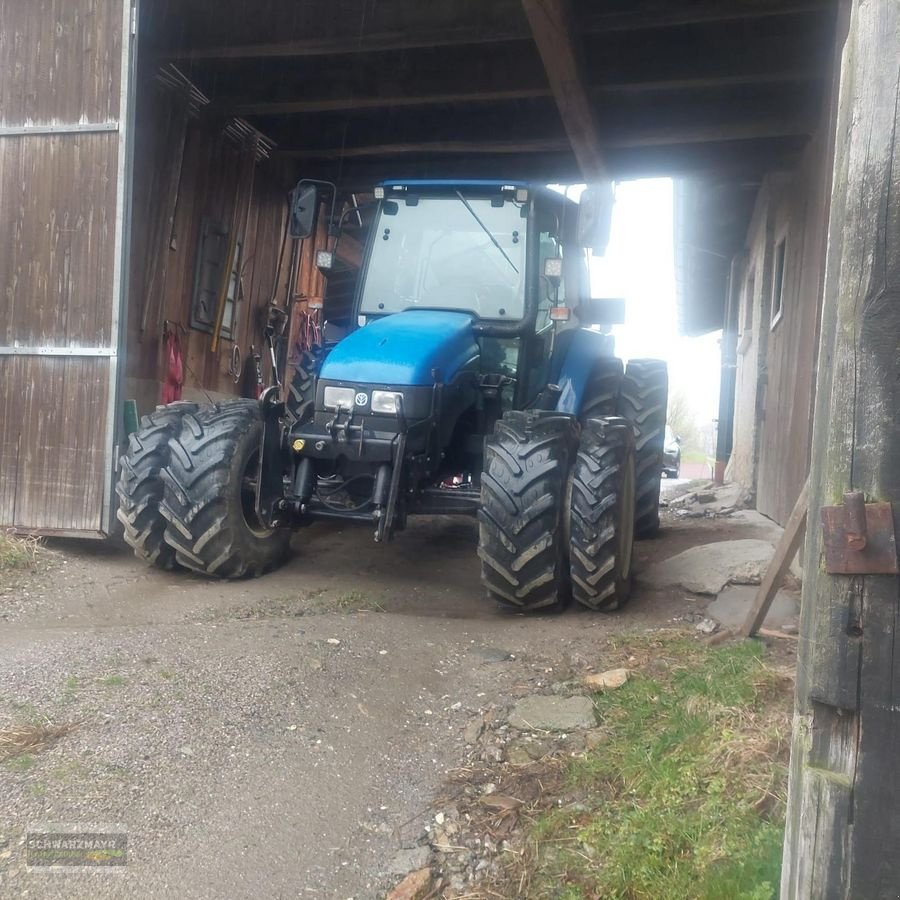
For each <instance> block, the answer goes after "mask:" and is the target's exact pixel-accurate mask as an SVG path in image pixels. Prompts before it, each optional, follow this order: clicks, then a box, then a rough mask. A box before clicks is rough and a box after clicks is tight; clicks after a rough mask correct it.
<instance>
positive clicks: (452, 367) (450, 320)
mask: <svg viewBox="0 0 900 900" xmlns="http://www.w3.org/2000/svg"><path fill="white" fill-rule="evenodd" d="M477 355H478V345H477V344H476V343H475V336H474V334H473V332H472V316H470V315H469V314H468V313H462V312H444V311H441V310H430V309H409V310H405V311H404V312H399V313H394V315H391V316H384V317H383V318H380V319H376V320H375V321H374V322H371V323H370V324H368V325H366V326H365V327H363V328H358V329H357V330H356V331H353V332H351V333H350V334H348V335H347V337H345V338H344V339H343V340H342V341H341V342H340V343H339V344H338V345H337V346H336V347H335V348H334V349H333V350H332V351H331V352H330V353H329V354H328V356H327V357H326V359H325V362H324V363H323V364H322V369H321V371H320V372H319V377H320V378H322V379H326V380H328V381H350V382H355V383H357V384H360V383H362V384H390V385H398V386H401V385H431V384H434V383H435V377H434V374H433V373H434V371H435V370H437V372H438V373H439V374H438V379H437V380H439V381H444V382H448V381H451V380H452V379H453V378H454V376H455V375H456V373H457V372H458V371H459V370H460V369H461V368H463V366H465V364H466V363H467V362H469V361H470V360H471V359H474V358H475V357H476V356H477Z"/></svg>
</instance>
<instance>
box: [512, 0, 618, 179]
mask: <svg viewBox="0 0 900 900" xmlns="http://www.w3.org/2000/svg"><path fill="white" fill-rule="evenodd" d="M522 6H523V8H524V10H525V15H526V16H527V18H528V24H529V27H530V28H531V35H532V37H533V38H534V42H535V44H536V45H537V48H538V52H539V53H540V55H541V60H542V61H543V63H544V71H545V72H546V73H547V80H548V81H549V82H550V88H551V90H552V91H553V96H554V98H555V99H556V106H557V109H558V110H559V115H560V118H561V119H562V122H563V127H564V128H565V129H566V134H568V136H569V141H570V142H571V144H572V149H573V150H574V152H575V158H576V159H577V160H578V165H579V167H580V168H581V172H582V174H583V175H584V177H585V179H586V180H587V181H603V180H606V179H607V178H608V177H609V175H608V172H607V166H606V161H605V160H604V158H603V151H602V149H601V147H600V137H599V130H598V128H597V121H596V117H595V115H594V109H593V107H592V106H591V104H590V100H589V99H588V95H587V91H586V90H585V87H584V80H583V78H582V76H581V66H580V63H579V60H578V55H577V50H576V46H575V39H574V35H573V30H572V11H571V8H570V5H569V2H568V0H522Z"/></svg>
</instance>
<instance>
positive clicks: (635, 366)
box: [619, 359, 669, 538]
mask: <svg viewBox="0 0 900 900" xmlns="http://www.w3.org/2000/svg"><path fill="white" fill-rule="evenodd" d="M668 397H669V375H668V371H667V369H666V364H665V363H664V362H663V361H662V360H659V359H631V360H629V361H628V365H627V366H626V367H625V376H624V377H623V379H622V388H621V390H620V392H619V415H620V416H622V417H623V418H625V419H628V421H629V422H631V424H632V425H633V426H634V428H635V432H636V434H635V445H634V447H635V449H634V473H635V485H636V496H635V513H634V515H635V518H634V533H635V536H636V537H639V538H640V537H652V536H653V535H654V534H656V532H657V531H659V490H660V479H661V476H662V465H663V446H664V444H665V440H666V406H667V405H668Z"/></svg>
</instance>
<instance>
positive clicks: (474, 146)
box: [275, 138, 569, 159]
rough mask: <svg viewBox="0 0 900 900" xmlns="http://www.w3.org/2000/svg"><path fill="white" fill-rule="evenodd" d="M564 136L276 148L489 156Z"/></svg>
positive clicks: (308, 154) (357, 155) (297, 155)
mask: <svg viewBox="0 0 900 900" xmlns="http://www.w3.org/2000/svg"><path fill="white" fill-rule="evenodd" d="M568 149H569V142H568V141H567V140H566V139H565V138H542V139H537V140H530V141H427V142H426V141H423V142H419V143H396V144H372V145H369V146H365V147H329V148H323V149H321V150H316V149H302V148H298V149H294V150H292V149H289V148H285V149H279V150H276V151H275V152H276V153H277V154H278V155H280V156H289V157H293V158H294V159H361V158H363V157H367V156H408V155H410V154H421V155H423V156H435V155H442V154H447V155H453V156H455V155H458V154H471V155H481V156H484V155H488V156H490V155H493V154H512V153H547V152H557V151H561V150H568Z"/></svg>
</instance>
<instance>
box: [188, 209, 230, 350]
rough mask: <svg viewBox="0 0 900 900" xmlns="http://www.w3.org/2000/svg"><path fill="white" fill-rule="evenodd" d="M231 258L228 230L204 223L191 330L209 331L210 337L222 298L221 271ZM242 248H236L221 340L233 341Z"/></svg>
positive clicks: (196, 272)
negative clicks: (229, 255) (220, 289)
mask: <svg viewBox="0 0 900 900" xmlns="http://www.w3.org/2000/svg"><path fill="white" fill-rule="evenodd" d="M227 257H228V229H227V228H225V227H223V226H222V225H219V224H217V223H215V222H213V221H212V220H210V219H204V220H203V224H202V226H201V229H200V242H199V244H198V246H197V263H196V271H195V276H194V296H193V299H192V301H191V328H196V329H197V330H198V331H207V332H209V333H210V334H211V333H212V330H213V328H214V326H215V323H216V305H217V302H218V298H219V287H220V285H221V284H222V271H223V269H224V268H225V265H226V261H227ZM240 260H241V246H240V244H238V245H237V246H236V247H235V253H234V261H233V264H232V267H231V277H230V278H229V280H228V293H227V295H226V298H225V310H224V315H223V316H222V328H221V329H220V331H219V337H223V338H227V339H232V338H233V337H234V320H235V307H236V304H237V296H238V272H239V271H240Z"/></svg>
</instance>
